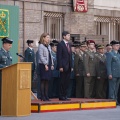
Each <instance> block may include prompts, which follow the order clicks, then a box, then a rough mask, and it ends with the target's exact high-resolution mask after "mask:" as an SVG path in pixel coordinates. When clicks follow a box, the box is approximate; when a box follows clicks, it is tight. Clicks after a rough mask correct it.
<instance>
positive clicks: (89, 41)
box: [87, 40, 95, 44]
mask: <svg viewBox="0 0 120 120" xmlns="http://www.w3.org/2000/svg"><path fill="white" fill-rule="evenodd" d="M90 43H94V44H95V41H94V40H88V41H87V44H90Z"/></svg>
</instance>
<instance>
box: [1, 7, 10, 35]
mask: <svg viewBox="0 0 120 120" xmlns="http://www.w3.org/2000/svg"><path fill="white" fill-rule="evenodd" d="M8 36H9V10H5V9H0V37H8Z"/></svg>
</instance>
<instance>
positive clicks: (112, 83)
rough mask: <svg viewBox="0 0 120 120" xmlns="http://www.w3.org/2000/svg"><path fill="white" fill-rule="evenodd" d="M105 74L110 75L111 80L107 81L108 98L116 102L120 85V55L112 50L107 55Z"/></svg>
mask: <svg viewBox="0 0 120 120" xmlns="http://www.w3.org/2000/svg"><path fill="white" fill-rule="evenodd" d="M107 74H108V76H109V75H112V79H111V80H109V98H110V99H116V100H117V94H118V88H119V84H120V54H119V53H118V52H117V53H116V52H115V51H114V50H112V51H111V52H110V53H108V55H107ZM117 102H118V101H117Z"/></svg>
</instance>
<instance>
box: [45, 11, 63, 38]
mask: <svg viewBox="0 0 120 120" xmlns="http://www.w3.org/2000/svg"><path fill="white" fill-rule="evenodd" d="M63 16H64V15H63V14H62V13H51V12H45V15H44V32H47V33H49V34H50V37H51V39H52V40H53V39H56V40H61V39H62V31H63V20H64V18H63Z"/></svg>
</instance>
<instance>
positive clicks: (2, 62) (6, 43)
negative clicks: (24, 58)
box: [0, 37, 13, 68]
mask: <svg viewBox="0 0 120 120" xmlns="http://www.w3.org/2000/svg"><path fill="white" fill-rule="evenodd" d="M2 42H3V46H2V48H1V49H0V68H3V67H6V66H9V65H11V64H12V56H11V54H10V52H9V50H10V48H11V47H12V43H13V40H11V39H9V38H7V37H5V38H3V39H2Z"/></svg>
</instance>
